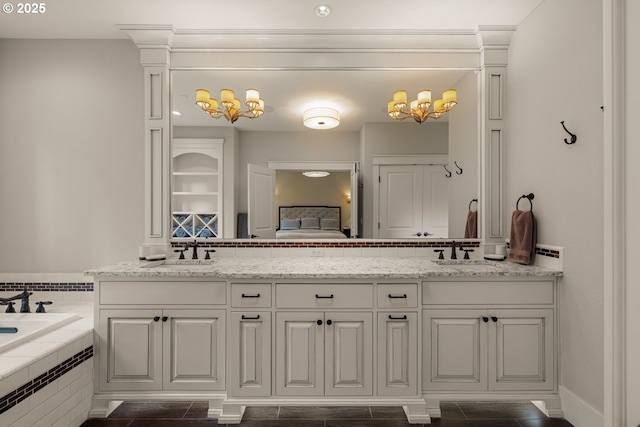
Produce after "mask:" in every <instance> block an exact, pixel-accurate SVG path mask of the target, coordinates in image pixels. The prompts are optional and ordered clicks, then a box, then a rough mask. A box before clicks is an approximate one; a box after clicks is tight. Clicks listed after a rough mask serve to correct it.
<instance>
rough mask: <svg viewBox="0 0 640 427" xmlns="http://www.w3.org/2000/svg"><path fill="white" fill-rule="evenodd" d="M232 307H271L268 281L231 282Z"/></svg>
mask: <svg viewBox="0 0 640 427" xmlns="http://www.w3.org/2000/svg"><path fill="white" fill-rule="evenodd" d="M231 306H232V307H249V308H250V307H271V284H270V283H232V284H231Z"/></svg>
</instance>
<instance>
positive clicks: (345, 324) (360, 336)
mask: <svg viewBox="0 0 640 427" xmlns="http://www.w3.org/2000/svg"><path fill="white" fill-rule="evenodd" d="M325 319H326V320H325V325H326V326H325V368H324V369H325V386H324V388H325V394H326V395H332V396H347V395H359V396H370V395H371V394H372V391H373V387H372V383H373V381H372V375H373V373H372V361H373V357H372V338H373V337H372V335H373V333H372V331H373V325H372V314H371V313H335V312H334V313H326V314H325Z"/></svg>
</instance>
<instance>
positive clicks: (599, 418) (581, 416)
mask: <svg viewBox="0 0 640 427" xmlns="http://www.w3.org/2000/svg"><path fill="white" fill-rule="evenodd" d="M559 391H560V400H561V401H562V411H563V412H564V418H565V419H566V420H567V421H569V422H570V423H571V424H573V425H574V426H580V427H602V426H603V425H604V414H602V413H600V412H598V411H597V410H596V409H595V408H593V407H591V406H590V405H589V404H588V403H587V402H585V401H584V400H582V399H580V398H579V397H578V396H577V395H575V394H573V393H572V392H571V391H569V390H568V389H567V388H565V387H562V386H560V389H559Z"/></svg>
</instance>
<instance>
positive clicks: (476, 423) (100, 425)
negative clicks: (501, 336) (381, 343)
mask: <svg viewBox="0 0 640 427" xmlns="http://www.w3.org/2000/svg"><path fill="white" fill-rule="evenodd" d="M441 410H442V418H440V419H433V420H432V422H431V424H426V425H427V426H434V427H436V426H437V427H573V426H572V425H571V424H570V423H569V422H568V421H566V420H563V419H556V418H547V417H546V416H545V415H544V414H543V413H542V412H540V411H539V410H538V408H536V407H535V406H534V405H533V404H531V403H529V402H443V403H442V404H441ZM206 416H207V403H206V402H125V403H123V404H122V405H120V406H119V407H118V408H117V409H116V410H115V411H113V413H112V414H111V415H110V416H109V417H108V418H105V419H89V420H87V421H85V422H84V423H83V424H82V426H81V427H152V426H153V427H204V426H220V424H218V421H217V420H215V419H207V418H206ZM240 426H241V427H409V426H422V425H420V424H409V423H408V422H407V419H406V417H405V415H404V411H403V410H402V408H399V407H376V406H371V407H367V406H348V407H326V406H322V407H315V406H314V407H306V406H305V407H302V406H282V407H250V408H247V410H246V412H245V414H244V417H243V418H242V423H241V424H240Z"/></svg>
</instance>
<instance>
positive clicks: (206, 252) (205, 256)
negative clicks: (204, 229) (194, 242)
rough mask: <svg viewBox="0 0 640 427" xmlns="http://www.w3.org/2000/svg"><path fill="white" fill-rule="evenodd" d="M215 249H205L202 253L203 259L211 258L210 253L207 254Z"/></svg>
mask: <svg viewBox="0 0 640 427" xmlns="http://www.w3.org/2000/svg"><path fill="white" fill-rule="evenodd" d="M215 251H216V250H215V249H205V250H204V252H205V255H204V259H211V255H209V254H210V253H211V252H215Z"/></svg>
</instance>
